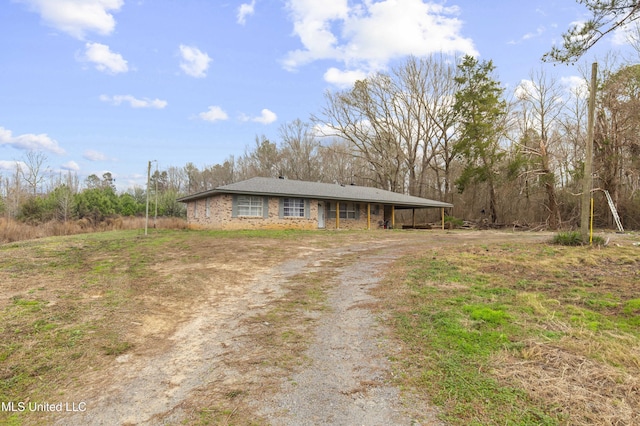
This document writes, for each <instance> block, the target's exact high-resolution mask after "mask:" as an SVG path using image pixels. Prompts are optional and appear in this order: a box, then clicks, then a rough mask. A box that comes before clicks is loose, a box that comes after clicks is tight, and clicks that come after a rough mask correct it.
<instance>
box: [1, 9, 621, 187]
mask: <svg viewBox="0 0 640 426" xmlns="http://www.w3.org/2000/svg"><path fill="white" fill-rule="evenodd" d="M587 17H588V15H587V11H586V10H585V9H584V7H582V6H580V5H579V4H577V2H576V1H575V0H529V1H521V0H483V1H479V0H458V1H456V0H447V1H436V2H431V1H427V0H322V1H318V0H240V1H233V0H229V1H224V0H222V1H214V0H180V1H178V0H5V1H3V2H2V4H1V5H0V52H1V55H2V56H1V59H0V60H1V63H0V174H1V175H4V176H8V175H9V174H10V173H11V170H12V169H13V168H14V167H15V163H16V161H20V160H21V159H22V158H24V156H25V154H26V152H27V151H28V150H29V149H37V150H40V151H42V152H44V153H45V154H46V156H47V164H48V166H49V167H50V168H51V169H52V171H53V172H59V171H63V172H65V171H67V170H70V171H72V172H76V173H77V174H78V176H79V177H80V179H84V178H86V176H88V175H90V174H92V173H95V174H98V175H99V176H101V175H102V174H103V173H104V172H106V171H110V172H111V173H112V174H113V175H114V176H115V178H116V184H117V186H118V189H120V190H124V189H126V188H128V187H131V186H133V185H140V186H143V185H144V183H145V180H146V167H147V161H149V160H157V162H158V165H159V167H160V168H161V169H162V168H166V167H168V166H184V165H185V164H186V163H187V162H193V163H194V164H195V165H196V166H198V167H201V166H204V165H209V164H215V163H218V162H222V161H223V160H224V159H225V158H227V157H229V156H230V155H235V156H239V155H242V154H243V153H244V152H245V149H246V147H247V146H253V144H254V140H255V138H256V136H259V135H265V136H266V137H267V138H269V139H271V140H274V141H277V140H278V129H279V127H280V126H281V125H282V124H284V123H287V122H290V121H292V120H294V119H296V118H300V119H302V120H303V121H307V120H308V119H309V116H310V115H311V114H314V113H318V112H319V111H320V109H321V107H322V106H323V105H324V92H325V91H327V90H331V91H333V90H340V89H343V88H346V87H348V85H349V84H350V83H352V82H353V81H354V79H356V78H362V77H365V76H366V75H367V74H368V73H372V72H376V71H384V70H385V69H388V67H389V66H392V65H394V64H396V63H398V61H402V60H403V59H404V58H406V56H407V55H410V54H413V55H416V56H424V55H428V54H430V53H437V52H440V51H443V52H445V53H448V54H456V55H458V56H461V55H463V54H466V53H468V54H473V55H476V56H478V57H479V58H481V59H491V60H493V61H494V64H495V65H496V67H497V74H498V77H499V78H500V80H501V82H502V83H503V85H505V86H506V87H508V88H513V87H515V86H517V85H518V84H519V83H520V82H521V80H523V79H527V78H528V76H529V73H530V72H531V71H533V70H539V69H540V68H541V67H545V68H547V69H548V73H550V74H552V75H555V76H557V77H558V78H563V79H565V80H566V81H568V82H569V81H572V80H571V79H570V77H572V76H578V75H579V71H578V69H577V67H575V66H565V65H556V66H553V65H543V64H542V63H541V61H540V58H541V56H542V55H543V54H544V53H545V52H546V51H548V50H549V49H550V48H551V46H553V44H554V43H558V42H560V40H561V37H560V34H561V33H562V32H563V31H564V30H566V29H567V28H568V27H569V25H570V24H571V23H576V22H580V21H584V20H585V19H586V18H587ZM620 40H621V38H620V37H618V36H615V35H614V36H610V37H608V38H606V39H605V40H603V41H602V42H601V43H600V44H599V45H598V46H597V48H596V49H594V50H593V51H591V52H589V53H588V54H587V55H585V57H584V58H583V60H582V62H583V63H585V64H590V63H591V62H592V61H593V59H594V55H600V56H602V55H603V54H604V53H606V52H607V51H609V50H614V51H619V50H621V49H624V48H625V46H624V45H623V44H621V42H620ZM563 81H564V80H563ZM154 167H155V165H154Z"/></svg>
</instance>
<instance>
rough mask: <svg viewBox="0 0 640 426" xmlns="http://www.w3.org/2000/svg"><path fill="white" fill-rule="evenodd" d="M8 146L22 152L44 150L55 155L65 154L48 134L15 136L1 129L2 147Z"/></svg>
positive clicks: (9, 131) (0, 141) (0, 139)
mask: <svg viewBox="0 0 640 426" xmlns="http://www.w3.org/2000/svg"><path fill="white" fill-rule="evenodd" d="M2 145H8V146H11V147H13V148H16V149H22V150H27V151H29V150H44V151H49V152H52V153H54V154H64V149H62V148H60V146H59V145H58V142H56V141H55V140H54V139H51V138H50V137H49V136H48V135H47V134H45V133H42V134H39V135H36V134H33V133H25V134H24V135H18V136H13V134H12V132H11V130H7V129H5V128H4V127H0V146H2Z"/></svg>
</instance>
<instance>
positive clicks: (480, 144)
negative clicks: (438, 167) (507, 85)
mask: <svg viewBox="0 0 640 426" xmlns="http://www.w3.org/2000/svg"><path fill="white" fill-rule="evenodd" d="M494 69H495V67H494V66H493V63H492V62H491V61H488V62H487V61H483V62H478V60H477V59H476V58H474V57H472V56H468V55H467V56H465V57H464V58H463V60H462V62H461V63H460V64H459V65H458V74H457V76H456V78H455V81H456V83H457V84H458V85H459V89H458V91H457V92H456V95H455V104H454V110H455V112H456V115H457V117H458V123H459V125H460V127H461V129H460V130H461V131H460V139H458V142H457V143H456V144H455V146H454V152H455V153H456V154H457V156H458V157H459V158H461V159H462V160H463V161H464V169H463V170H462V173H461V175H460V177H459V178H458V179H457V180H456V185H457V187H458V191H459V192H463V191H464V190H465V189H466V188H467V187H468V186H469V185H471V184H478V183H486V184H487V187H488V191H489V216H490V219H491V222H492V223H496V222H497V220H498V213H497V199H496V191H495V186H496V180H497V169H498V165H499V163H500V160H501V159H502V157H503V156H504V152H503V150H502V149H501V148H500V144H499V139H500V136H501V135H502V133H503V131H504V119H505V116H506V110H507V104H506V102H505V101H504V100H503V99H502V93H503V91H504V89H503V88H502V87H501V86H500V83H498V82H497V81H496V80H494V79H493V77H492V74H493V71H494Z"/></svg>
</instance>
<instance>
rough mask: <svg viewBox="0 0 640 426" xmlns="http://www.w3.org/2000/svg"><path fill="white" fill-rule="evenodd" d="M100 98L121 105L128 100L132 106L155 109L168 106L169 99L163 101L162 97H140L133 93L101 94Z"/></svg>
mask: <svg viewBox="0 0 640 426" xmlns="http://www.w3.org/2000/svg"><path fill="white" fill-rule="evenodd" d="M100 100H101V101H103V102H109V103H111V104H112V105H120V104H122V103H123V102H128V103H129V106H131V108H155V109H163V108H164V107H166V106H167V104H168V103H167V101H163V100H161V99H149V98H144V99H138V98H135V97H133V96H131V95H115V96H107V95H100Z"/></svg>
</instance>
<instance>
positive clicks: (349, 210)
mask: <svg viewBox="0 0 640 426" xmlns="http://www.w3.org/2000/svg"><path fill="white" fill-rule="evenodd" d="M178 201H180V202H183V203H186V205H187V221H188V223H189V224H192V225H196V226H201V227H203V228H211V229H255V228H296V229H318V228H326V229H371V228H378V227H381V226H382V225H386V226H388V227H393V226H394V225H395V210H397V209H413V211H414V213H415V209H421V208H439V209H441V211H442V217H443V220H444V209H445V208H448V207H453V205H452V204H449V203H444V202H441V201H434V200H428V199H426V198H420V197H414V196H410V195H404V194H398V193H396V192H391V191H385V190H382V189H377V188H369V187H365V186H356V185H339V184H329V183H319V182H305V181H299V180H290V179H283V178H280V179H275V178H264V177H255V178H252V179H248V180H244V181H241V182H236V183H232V184H229V185H224V186H220V187H218V188H215V189H212V190H209V191H204V192H199V193H197V194H191V195H188V196H185V197H182V198H179V199H178ZM443 225H444V223H443Z"/></svg>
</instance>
